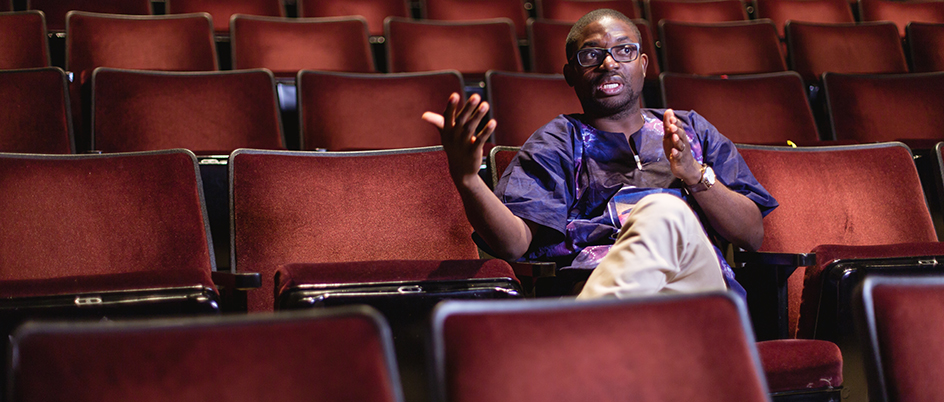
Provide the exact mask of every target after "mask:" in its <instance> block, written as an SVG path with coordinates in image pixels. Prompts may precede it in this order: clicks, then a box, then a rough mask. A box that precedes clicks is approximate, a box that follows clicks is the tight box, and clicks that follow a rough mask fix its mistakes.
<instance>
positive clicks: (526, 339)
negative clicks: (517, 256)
mask: <svg viewBox="0 0 944 402" xmlns="http://www.w3.org/2000/svg"><path fill="white" fill-rule="evenodd" d="M748 325H749V324H748V319H747V315H746V311H745V307H744V305H743V304H742V303H740V302H739V301H736V300H735V299H734V298H733V297H732V296H730V295H728V294H720V293H712V294H700V295H684V296H681V295H676V296H660V297H655V298H653V297H648V298H637V299H631V300H596V301H584V302H579V303H574V302H573V301H572V300H523V301H514V302H509V301H491V302H487V303H484V302H481V301H447V302H444V303H442V304H440V305H439V306H438V307H437V309H436V310H435V312H434V313H433V353H434V356H435V362H436V365H435V373H436V376H437V383H438V384H439V385H440V392H439V396H440V399H439V400H443V401H452V402H467V401H496V400H515V401H578V400H588V401H607V400H626V399H627V398H629V399H632V400H639V401H696V400H697V401H704V402H708V401H767V400H769V397H768V394H767V384H766V381H765V379H764V375H763V372H762V370H761V368H760V363H759V358H758V356H757V350H756V345H755V343H754V337H753V334H752V333H751V331H750V329H748ZM722 345H723V346H722ZM719 367H724V370H718V368H719ZM680 373H684V381H683V380H680V379H679V375H680Z"/></svg>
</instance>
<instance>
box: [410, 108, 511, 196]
mask: <svg viewBox="0 0 944 402" xmlns="http://www.w3.org/2000/svg"><path fill="white" fill-rule="evenodd" d="M459 100H460V98H459V94H457V93H453V94H451V95H449V100H448V102H447V103H446V110H445V111H444V112H443V114H441V115H440V114H437V113H433V112H426V113H423V120H425V121H427V122H429V123H430V124H432V125H434V126H436V128H438V129H439V133H440V135H441V137H442V145H443V149H444V150H445V151H446V155H447V157H448V158H449V173H450V174H451V175H452V178H453V180H454V181H456V182H457V183H458V182H459V181H461V180H464V179H466V178H469V177H473V176H477V175H478V171H479V168H480V167H481V165H482V156H483V152H484V151H483V148H484V146H485V142H486V141H488V138H489V137H490V136H491V135H492V133H493V132H495V126H496V123H495V120H489V122H488V123H486V124H485V127H483V128H482V129H481V130H480V131H479V132H477V133H476V131H475V130H476V129H477V128H478V126H479V124H480V123H481V122H482V119H483V118H484V117H485V114H486V113H488V102H482V98H481V97H480V96H479V95H478V94H473V95H472V96H471V97H469V101H468V102H466V103H465V105H462V107H461V108H460V107H459Z"/></svg>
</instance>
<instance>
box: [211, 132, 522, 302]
mask: <svg viewBox="0 0 944 402" xmlns="http://www.w3.org/2000/svg"><path fill="white" fill-rule="evenodd" d="M446 163H447V162H446V156H445V153H444V152H442V150H441V149H440V148H438V147H434V148H417V149H411V150H395V151H367V152H357V153H349V152H345V153H331V152H327V153H325V152H303V153H299V152H285V151H281V152H280V151H250V150H240V151H237V152H235V153H234V154H233V155H232V156H231V158H230V166H231V169H232V170H231V172H232V175H231V178H230V179H231V188H232V197H233V198H232V199H233V235H232V239H233V242H234V243H233V250H234V254H233V256H234V267H236V270H237V271H238V272H259V273H261V274H262V278H263V286H262V287H263V288H262V289H261V290H260V291H258V292H250V293H249V295H248V296H249V300H248V303H249V310H250V311H267V310H271V309H272V308H273V304H274V300H273V295H274V291H277V290H279V289H274V285H273V280H274V274H275V271H276V269H277V268H279V266H281V265H286V264H292V263H307V262H320V263H323V264H326V263H349V262H364V261H373V262H374V263H373V264H366V265H363V264H362V265H361V266H360V269H359V270H357V271H356V272H357V273H358V275H359V276H360V278H362V280H361V281H360V282H371V278H374V281H376V280H377V279H378V278H379V279H381V280H383V281H390V280H395V279H391V278H395V277H397V276H408V275H410V276H412V275H415V273H411V272H410V271H404V270H402V267H404V266H406V267H409V266H410V265H409V264H406V265H404V263H403V262H402V261H403V260H470V259H477V258H478V252H477V249H476V246H475V244H474V243H473V242H472V237H471V234H472V227H471V226H470V225H469V223H468V220H467V219H466V217H465V214H464V212H463V209H462V203H461V200H460V199H459V196H458V194H457V193H456V192H455V189H454V185H453V184H452V180H451V179H450V178H449V173H448V167H447V166H446ZM378 172H382V173H378ZM392 178H395V179H394V180H392ZM302 183H304V184H302ZM351 183H358V185H357V186H351V185H350V184H351ZM390 217H396V219H390ZM397 260H400V261H401V262H400V263H399V264H397V265H396V266H399V267H400V268H398V269H396V270H390V269H386V270H385V269H384V268H383V267H385V266H388V265H385V264H388V263H386V262H382V261H391V262H393V263H395V264H396V262H397ZM371 267H373V268H371ZM505 267H506V268H505V269H508V268H507V265H505ZM429 272H431V275H434V276H435V275H440V276H442V275H444V274H445V273H447V272H449V271H448V270H446V271H444V270H433V271H428V273H429ZM326 274H330V272H329V273H326ZM315 275H317V271H316V272H315ZM506 275H507V274H506ZM511 275H512V276H513V274H511ZM309 276H311V275H309Z"/></svg>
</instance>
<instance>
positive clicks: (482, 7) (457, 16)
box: [422, 0, 528, 39]
mask: <svg viewBox="0 0 944 402" xmlns="http://www.w3.org/2000/svg"><path fill="white" fill-rule="evenodd" d="M422 5H423V8H422V15H423V18H426V19H431V20H443V21H468V20H488V19H494V18H507V19H508V20H510V21H511V23H512V25H514V32H515V35H516V36H517V37H518V38H520V39H524V38H525V37H526V36H527V33H526V32H525V25H526V22H527V20H528V12H527V10H525V8H524V3H523V2H522V1H521V0H424V1H423V2H422Z"/></svg>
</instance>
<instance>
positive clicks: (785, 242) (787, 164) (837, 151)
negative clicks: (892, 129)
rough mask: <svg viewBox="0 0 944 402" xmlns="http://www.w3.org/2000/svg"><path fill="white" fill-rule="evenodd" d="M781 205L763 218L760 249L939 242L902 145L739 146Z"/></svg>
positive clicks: (786, 250) (800, 250)
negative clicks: (762, 238) (762, 239)
mask: <svg viewBox="0 0 944 402" xmlns="http://www.w3.org/2000/svg"><path fill="white" fill-rule="evenodd" d="M738 151H739V152H740V154H741V156H742V157H743V158H744V161H745V162H747V165H748V166H749V167H750V169H751V172H752V173H753V174H754V177H756V178H757V181H758V182H760V183H761V185H763V186H764V188H766V189H767V190H768V191H769V192H770V194H771V195H773V197H774V198H776V199H777V201H778V202H779V203H780V206H779V207H777V208H776V209H774V210H773V211H772V212H771V213H770V214H769V215H767V216H766V217H765V218H764V243H763V247H762V250H764V251H772V252H784V253H808V252H810V251H811V250H813V248H814V247H816V246H818V245H821V244H838V245H881V244H894V243H920V242H934V241H937V236H936V234H935V231H934V225H933V223H932V221H931V214H930V212H928V205H927V203H926V202H925V198H924V191H923V190H922V188H921V180H920V178H919V177H918V171H917V168H916V167H915V164H914V161H913V159H912V155H911V151H910V149H908V147H906V146H905V145H904V144H901V143H896V142H892V143H879V144H866V145H844V146H832V147H800V148H790V147H766V146H754V145H739V146H738Z"/></svg>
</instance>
